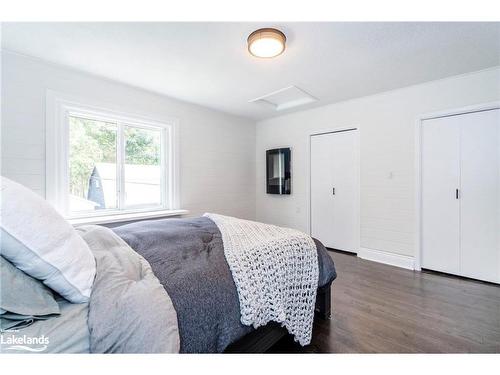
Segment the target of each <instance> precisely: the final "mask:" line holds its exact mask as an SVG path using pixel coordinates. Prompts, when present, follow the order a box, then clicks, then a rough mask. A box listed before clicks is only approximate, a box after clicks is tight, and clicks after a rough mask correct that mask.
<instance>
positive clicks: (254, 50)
mask: <svg viewBox="0 0 500 375" xmlns="http://www.w3.org/2000/svg"><path fill="white" fill-rule="evenodd" d="M247 42H248V52H250V53H251V54H252V55H253V56H256V57H267V58H270V57H275V56H278V55H281V54H282V53H283V51H284V50H285V42H286V36H285V34H283V33H282V32H281V31H279V30H277V29H271V28H265V29H259V30H255V31H254V32H253V33H251V34H250V35H249V36H248V39H247Z"/></svg>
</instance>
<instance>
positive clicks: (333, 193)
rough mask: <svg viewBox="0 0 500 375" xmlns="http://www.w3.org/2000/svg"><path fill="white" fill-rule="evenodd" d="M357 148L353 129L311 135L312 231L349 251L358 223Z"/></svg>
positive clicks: (354, 246) (353, 246) (326, 242)
mask: <svg viewBox="0 0 500 375" xmlns="http://www.w3.org/2000/svg"><path fill="white" fill-rule="evenodd" d="M356 150H357V144H356V132H355V131H344V132H336V133H329V134H323V135H316V136H312V137H311V234H312V236H313V237H315V238H317V239H319V240H320V241H321V242H323V244H324V245H325V246H327V247H331V248H333V249H339V250H345V251H351V252H357V246H358V238H357V237H358V226H359V223H358V214H357V212H358V208H357V194H358V179H357V174H358V166H357V151H356ZM334 189H335V190H334Z"/></svg>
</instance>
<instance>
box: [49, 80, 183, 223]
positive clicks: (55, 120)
mask: <svg viewBox="0 0 500 375" xmlns="http://www.w3.org/2000/svg"><path fill="white" fill-rule="evenodd" d="M110 107H111V106H110ZM70 115H71V116H77V117H84V118H90V119H95V120H101V121H108V122H113V123H116V124H117V126H118V127H123V126H126V125H131V126H134V127H138V128H144V129H155V130H157V129H160V130H161V142H162V154H161V165H162V166H164V168H162V171H161V172H162V173H161V181H162V187H163V188H162V189H161V202H162V203H161V205H160V206H157V207H147V208H132V209H126V208H123V209H120V207H118V208H117V209H107V210H105V211H104V210H103V211H100V210H98V211H95V212H84V213H78V214H74V213H73V214H71V213H70V212H69V207H68V197H69V126H68V125H69V116H70ZM177 128H178V121H177V120H176V119H173V118H163V119H151V118H149V117H146V116H142V115H136V114H129V113H124V112H120V111H116V110H114V109H103V108H102V107H100V106H96V105H95V104H93V103H91V102H90V101H88V100H81V99H76V98H73V97H69V96H67V95H63V94H59V93H56V92H54V91H51V90H47V96H46V199H47V200H48V201H49V202H50V203H51V204H52V205H53V206H54V207H55V208H56V209H57V210H58V211H59V212H60V213H61V214H62V215H63V216H64V217H65V218H67V219H69V220H70V222H71V221H72V220H74V221H75V222H81V223H92V222H100V223H103V222H112V221H122V220H119V219H117V217H120V215H123V217H127V218H130V219H133V218H134V216H137V217H139V218H146V217H148V214H147V213H151V215H150V216H151V217H157V216H169V215H173V214H183V213H186V212H187V211H184V210H180V209H179V173H178V155H177V150H178V130H177ZM120 135H123V132H121V131H118V129H117V137H120ZM123 142H124V140H123V139H122V138H121V139H117V158H119V159H120V162H118V160H117V185H118V191H117V193H118V194H120V195H121V196H120V197H119V202H124V201H125V200H124V194H125V192H124V191H123V186H124V181H123V174H124V171H123V170H121V169H120V167H119V166H122V165H124V157H125V156H124V155H123V152H122V151H123V150H122V148H123V147H121V146H123ZM106 217H109V218H110V220H109V221H108V220H107V219H105V218H106ZM103 218H104V219H103ZM87 219H88V220H87Z"/></svg>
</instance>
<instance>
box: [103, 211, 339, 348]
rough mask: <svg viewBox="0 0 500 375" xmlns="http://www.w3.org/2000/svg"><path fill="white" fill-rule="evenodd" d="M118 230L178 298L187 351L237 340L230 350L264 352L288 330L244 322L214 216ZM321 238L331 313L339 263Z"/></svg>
mask: <svg viewBox="0 0 500 375" xmlns="http://www.w3.org/2000/svg"><path fill="white" fill-rule="evenodd" d="M113 231H114V232H115V233H116V234H117V235H118V236H120V237H121V238H122V239H123V240H125V242H127V244H128V245H130V247H131V248H132V249H134V250H135V251H137V252H138V253H139V254H140V255H142V256H143V257H144V258H145V259H146V260H147V261H148V262H149V264H151V267H152V269H153V272H154V273H155V275H156V276H157V277H158V279H159V280H160V282H161V283H162V285H163V286H164V287H165V290H166V291H167V292H168V294H169V296H170V298H171V299H172V302H173V304H174V306H175V310H176V311H177V317H178V323H179V333H180V337H181V352H188V353H200V352H203V353H207V352H223V351H225V350H226V349H227V348H228V347H229V346H230V345H231V344H232V345H231V347H229V350H230V351H237V352H245V351H251V352H260V351H265V350H266V349H268V347H270V346H271V345H272V344H273V343H274V342H275V341H277V340H278V339H279V338H281V337H282V334H283V333H285V332H286V331H285V330H283V329H280V328H281V327H279V326H278V327H276V325H270V326H269V327H265V328H264V327H262V329H260V330H258V332H255V330H254V329H253V328H252V327H249V326H245V325H243V324H242V323H241V322H240V306H239V303H238V294H237V290H236V287H235V285H234V281H233V278H232V276H231V271H230V269H229V267H228V264H227V262H226V259H225V257H224V246H223V241H222V238H221V233H220V231H219V229H218V228H217V226H216V225H215V223H214V222H213V221H211V220H210V219H208V218H206V217H200V218H193V219H166V220H156V221H143V222H137V223H133V224H128V225H124V226H120V227H117V228H113ZM315 244H316V248H317V252H318V266H319V279H318V294H317V302H316V309H317V315H318V317H319V318H323V319H328V318H329V317H330V285H331V283H332V281H333V280H334V279H335V277H336V273H335V267H334V264H333V261H332V260H331V257H330V256H329V255H328V253H327V250H326V249H325V247H324V246H323V245H322V244H321V242H319V241H317V240H315ZM276 328H278V329H276ZM280 333H281V334H280ZM246 336H248V337H246ZM245 337H246V339H247V341H245Z"/></svg>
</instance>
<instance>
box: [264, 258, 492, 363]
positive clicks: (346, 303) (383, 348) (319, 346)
mask: <svg viewBox="0 0 500 375" xmlns="http://www.w3.org/2000/svg"><path fill="white" fill-rule="evenodd" d="M330 255H331V257H332V258H333V260H334V261H335V266H336V268H337V273H338V277H337V280H335V282H334V283H333V287H332V296H333V300H332V301H333V315H332V320H330V321H322V320H319V319H317V320H316V322H315V324H314V331H313V339H312V342H311V345H309V346H306V347H304V348H302V347H300V346H299V345H297V344H295V343H294V342H293V340H291V339H290V338H289V337H286V338H284V339H283V340H281V341H280V342H279V343H278V344H276V345H275V346H274V347H273V348H272V349H271V352H273V353H469V352H474V353H500V286H498V285H495V284H489V283H483V282H479V281H473V280H467V279H462V278H459V277H454V276H447V275H443V274H436V273H432V272H417V271H409V270H405V269H401V268H397V267H392V266H387V265H384V264H380V263H375V262H370V261H366V260H363V259H360V258H358V257H356V256H352V255H347V254H343V253H338V252H330Z"/></svg>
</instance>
